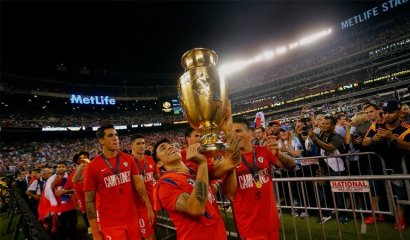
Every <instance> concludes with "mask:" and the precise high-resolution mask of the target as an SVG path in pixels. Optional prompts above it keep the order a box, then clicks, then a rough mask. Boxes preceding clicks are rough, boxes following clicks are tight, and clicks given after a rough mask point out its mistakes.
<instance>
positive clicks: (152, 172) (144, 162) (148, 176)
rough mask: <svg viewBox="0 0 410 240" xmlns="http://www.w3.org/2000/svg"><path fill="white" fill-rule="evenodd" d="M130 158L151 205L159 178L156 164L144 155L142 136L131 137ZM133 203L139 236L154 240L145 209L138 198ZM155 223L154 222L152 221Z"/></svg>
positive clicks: (152, 229)
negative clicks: (137, 217) (138, 226)
mask: <svg viewBox="0 0 410 240" xmlns="http://www.w3.org/2000/svg"><path fill="white" fill-rule="evenodd" d="M130 145H131V150H132V156H133V157H134V160H135V162H136V164H137V167H138V170H139V174H140V175H141V176H142V178H143V179H144V184H145V188H146V189H147V193H148V198H149V200H150V203H151V205H153V190H154V185H155V183H156V181H157V180H158V179H159V178H160V175H159V170H158V167H157V164H156V163H155V162H154V159H153V158H152V157H151V156H148V155H145V150H146V145H145V140H144V137H143V136H142V135H139V134H136V135H133V136H131V141H130ZM135 203H136V205H137V211H138V216H139V219H138V223H139V225H140V228H141V235H142V237H144V238H145V239H151V240H152V239H155V226H154V225H153V224H150V223H149V219H148V212H147V208H146V207H145V203H144V201H142V199H141V197H140V196H135ZM154 223H155V220H154Z"/></svg>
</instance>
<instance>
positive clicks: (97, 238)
mask: <svg viewBox="0 0 410 240" xmlns="http://www.w3.org/2000/svg"><path fill="white" fill-rule="evenodd" d="M93 239H94V240H104V236H103V235H102V232H101V231H97V232H94V231H93Z"/></svg>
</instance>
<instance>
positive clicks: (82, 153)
mask: <svg viewBox="0 0 410 240" xmlns="http://www.w3.org/2000/svg"><path fill="white" fill-rule="evenodd" d="M81 155H85V156H87V158H89V157H90V153H89V152H87V151H81V152H79V153H78V157H80V156H81Z"/></svg>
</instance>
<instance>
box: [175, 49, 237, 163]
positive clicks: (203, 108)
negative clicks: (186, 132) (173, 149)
mask: <svg viewBox="0 0 410 240" xmlns="http://www.w3.org/2000/svg"><path fill="white" fill-rule="evenodd" d="M217 61H218V55H216V53H215V52H214V51H212V50H210V49H206V48H194V49H191V50H189V51H188V52H186V53H185V54H184V55H183V56H182V58H181V65H182V67H183V68H184V70H185V72H184V74H182V76H181V77H180V78H179V80H178V95H179V102H180V103H181V107H182V109H183V110H184V116H185V119H187V120H188V122H189V124H190V125H191V126H192V127H193V128H194V129H196V130H198V131H199V132H200V133H201V147H200V149H199V151H200V152H201V153H202V154H204V155H205V156H207V157H213V156H216V155H219V154H223V152H224V151H225V150H226V149H228V148H229V146H228V144H226V143H224V142H222V141H221V140H220V138H219V134H218V133H219V129H220V126H221V125H222V124H223V121H224V118H225V111H226V107H227V106H228V96H227V89H226V86H225V79H224V77H223V76H221V75H220V74H219V72H218V70H217V69H216V68H215V65H216V63H217Z"/></svg>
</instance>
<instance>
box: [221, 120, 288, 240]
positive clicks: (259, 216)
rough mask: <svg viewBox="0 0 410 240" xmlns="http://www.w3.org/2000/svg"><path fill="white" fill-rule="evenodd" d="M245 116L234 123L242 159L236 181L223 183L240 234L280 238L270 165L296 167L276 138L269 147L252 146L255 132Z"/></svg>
mask: <svg viewBox="0 0 410 240" xmlns="http://www.w3.org/2000/svg"><path fill="white" fill-rule="evenodd" d="M249 126H250V125H249V122H248V121H247V120H246V119H237V120H235V121H234V122H233V132H234V136H235V139H236V141H238V144H239V150H240V153H241V160H242V162H241V163H240V164H239V165H238V167H236V168H235V171H236V184H229V185H227V184H224V187H225V190H226V195H227V197H228V198H230V199H231V200H232V203H233V210H234V215H235V219H236V224H237V228H238V232H239V235H240V236H241V237H242V238H246V239H268V240H270V239H279V217H278V211H277V209H276V201H275V197H274V190H273V183H272V172H271V165H276V166H277V167H280V168H283V167H284V168H287V169H294V168H295V161H294V159H293V158H292V157H290V156H288V155H285V154H283V153H281V152H280V151H278V147H277V144H276V141H275V140H274V139H273V138H269V139H268V142H267V146H253V145H252V131H251V130H250V129H249Z"/></svg>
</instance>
